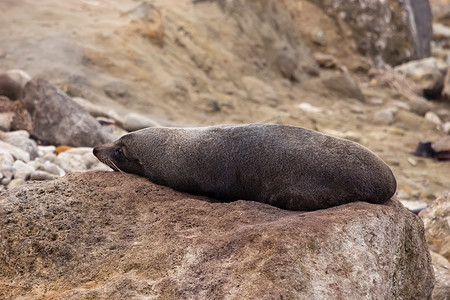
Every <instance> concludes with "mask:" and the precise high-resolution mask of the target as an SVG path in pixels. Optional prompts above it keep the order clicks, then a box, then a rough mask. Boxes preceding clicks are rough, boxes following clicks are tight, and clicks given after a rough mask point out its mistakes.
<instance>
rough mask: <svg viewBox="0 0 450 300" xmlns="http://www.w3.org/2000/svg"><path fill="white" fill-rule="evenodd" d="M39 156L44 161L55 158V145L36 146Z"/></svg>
mask: <svg viewBox="0 0 450 300" xmlns="http://www.w3.org/2000/svg"><path fill="white" fill-rule="evenodd" d="M38 149H39V156H40V158H41V159H43V160H44V161H50V162H53V161H55V159H56V154H55V149H56V147H55V146H38Z"/></svg>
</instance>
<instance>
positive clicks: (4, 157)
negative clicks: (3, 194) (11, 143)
mask: <svg viewBox="0 0 450 300" xmlns="http://www.w3.org/2000/svg"><path fill="white" fill-rule="evenodd" d="M13 163H14V157H13V156H12V155H11V154H10V153H9V152H6V151H1V149H0V174H2V175H1V178H0V181H1V184H3V185H7V184H8V183H9V182H10V181H11V178H12V176H13V174H14V168H13V166H12V165H13Z"/></svg>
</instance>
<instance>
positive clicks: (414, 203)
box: [397, 196, 428, 211]
mask: <svg viewBox="0 0 450 300" xmlns="http://www.w3.org/2000/svg"><path fill="white" fill-rule="evenodd" d="M397 197H398V196H397ZM399 200H400V202H401V203H402V204H403V206H404V207H406V208H407V209H409V210H410V211H421V210H423V209H425V208H427V207H428V203H427V202H425V201H420V200H401V199H400V198H399Z"/></svg>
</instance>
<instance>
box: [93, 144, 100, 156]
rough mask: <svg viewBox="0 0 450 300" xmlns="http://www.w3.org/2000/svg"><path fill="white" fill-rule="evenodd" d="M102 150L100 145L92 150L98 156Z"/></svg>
mask: <svg viewBox="0 0 450 300" xmlns="http://www.w3.org/2000/svg"><path fill="white" fill-rule="evenodd" d="M99 152H100V149H99V146H97V147H95V148H94V150H92V153H93V154H94V155H95V157H97V158H98V153H99Z"/></svg>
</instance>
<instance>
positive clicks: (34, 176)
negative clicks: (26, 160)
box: [30, 170, 59, 181]
mask: <svg viewBox="0 0 450 300" xmlns="http://www.w3.org/2000/svg"><path fill="white" fill-rule="evenodd" d="M58 177H59V176H58V175H55V174H50V173H48V172H45V171H40V170H37V171H34V172H33V173H31V176H30V179H31V180H37V181H43V180H53V179H56V178H58Z"/></svg>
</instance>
